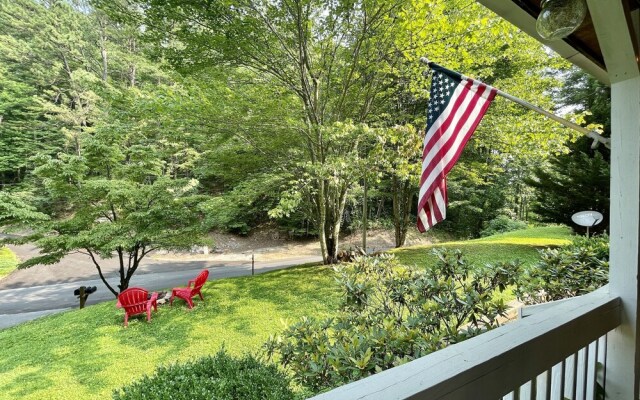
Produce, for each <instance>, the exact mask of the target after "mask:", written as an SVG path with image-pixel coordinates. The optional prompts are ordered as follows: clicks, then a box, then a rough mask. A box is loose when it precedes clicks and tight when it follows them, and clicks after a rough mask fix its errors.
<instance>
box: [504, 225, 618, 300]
mask: <svg viewBox="0 0 640 400" xmlns="http://www.w3.org/2000/svg"><path fill="white" fill-rule="evenodd" d="M540 256H541V260H540V262H538V263H537V264H536V265H534V266H533V267H530V268H528V270H527V271H526V273H525V274H523V275H522V276H521V277H520V278H519V279H518V282H517V288H516V295H517V296H518V298H520V299H521V300H522V301H523V302H524V303H526V304H537V303H545V302H548V301H554V300H560V299H564V298H567V297H574V296H580V295H583V294H587V293H589V292H592V291H594V290H596V289H597V288H599V287H601V286H603V285H606V284H607V282H608V281H609V237H608V236H607V235H600V236H595V237H591V238H585V237H580V236H579V237H576V238H575V239H574V240H573V243H572V244H570V245H568V246H564V247H561V248H558V249H546V250H542V251H540Z"/></svg>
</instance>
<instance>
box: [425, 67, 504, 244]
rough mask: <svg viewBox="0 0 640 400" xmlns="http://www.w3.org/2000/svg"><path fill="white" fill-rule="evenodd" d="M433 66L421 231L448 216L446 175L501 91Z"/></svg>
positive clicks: (426, 140) (426, 136)
mask: <svg viewBox="0 0 640 400" xmlns="http://www.w3.org/2000/svg"><path fill="white" fill-rule="evenodd" d="M429 66H430V67H431V70H432V71H433V76H432V80H431V97H430V99H429V107H428V112H427V132H426V135H425V138H424V149H423V151H422V175H421V177H420V194H419V196H418V199H419V200H418V229H419V230H420V232H426V231H427V230H429V229H430V228H431V227H432V226H433V225H435V224H437V223H438V222H440V221H442V220H443V219H445V217H446V213H447V181H446V176H447V174H448V173H449V171H450V170H451V168H453V165H454V164H455V163H456V161H458V158H460V153H462V149H464V146H465V144H467V141H468V140H469V138H470V137H471V135H472V134H473V132H474V131H475V130H476V127H477V126H478V124H479V123H480V120H482V117H483V116H484V114H485V112H486V111H487V109H488V108H489V105H490V104H491V101H492V100H493V98H494V97H495V96H496V93H497V90H496V89H494V88H492V87H491V86H487V85H485V84H484V83H482V82H479V81H476V80H474V79H470V78H467V77H466V76H463V75H460V74H459V73H457V72H453V71H449V70H448V69H445V68H442V67H441V66H439V65H437V64H433V63H429Z"/></svg>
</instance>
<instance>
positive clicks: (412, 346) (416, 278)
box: [264, 250, 520, 391]
mask: <svg viewBox="0 0 640 400" xmlns="http://www.w3.org/2000/svg"><path fill="white" fill-rule="evenodd" d="M436 256H437V259H438V262H437V263H436V265H434V266H432V267H430V268H428V269H426V270H418V269H415V268H408V267H406V266H403V265H401V264H399V262H398V261H397V259H395V258H394V257H393V256H389V255H382V256H380V257H362V258H357V259H356V260H355V261H354V262H353V263H351V264H348V265H340V266H338V267H335V268H334V271H335V273H336V281H337V283H338V285H339V287H340V289H341V291H342V307H341V312H340V313H339V314H338V315H337V316H336V317H335V318H332V319H328V320H325V321H316V320H313V319H309V318H303V319H302V320H301V321H299V322H297V323H295V324H293V325H291V326H289V327H288V328H287V329H286V330H285V331H284V332H283V333H282V334H281V335H280V336H278V337H277V338H271V339H270V340H269V341H268V342H267V343H266V344H265V346H264V348H265V350H266V351H267V355H268V356H270V357H274V356H275V355H279V356H280V360H281V363H282V364H283V365H284V366H286V367H288V368H290V369H291V371H292V372H293V373H294V377H295V379H296V380H297V381H298V382H300V383H301V384H303V385H305V386H308V387H309V388H311V389H312V390H314V391H320V390H323V389H326V388H331V387H335V386H339V385H341V384H345V383H348V382H351V381H354V380H357V379H360V378H362V377H365V376H368V375H371V374H374V373H376V372H379V371H382V370H385V369H388V368H391V367H394V366H397V365H400V364H403V363H405V362H408V361H410V360H413V359H415V358H418V357H421V356H423V355H426V354H428V353H430V352H432V351H435V350H437V349H439V348H442V347H444V346H447V345H448V344H451V343H456V342H458V341H461V340H464V339H466V338H468V337H471V336H475V335H477V334H480V333H482V332H483V331H485V330H487V329H491V328H493V327H495V326H497V325H498V324H499V322H498V318H499V317H501V316H504V315H505V313H506V306H505V304H504V303H503V302H502V300H500V299H498V300H494V298H493V297H494V293H495V292H496V291H502V290H504V289H505V288H506V286H507V285H510V284H511V283H512V282H513V279H514V276H515V275H517V274H518V272H519V268H520V266H519V264H518V263H509V264H506V263H505V264H500V265H495V266H485V267H483V268H476V267H474V266H472V265H470V264H468V263H467V262H466V261H465V260H464V258H463V257H462V254H461V253H460V252H459V251H455V252H447V251H443V250H439V251H437V254H436Z"/></svg>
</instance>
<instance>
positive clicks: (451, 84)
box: [427, 70, 460, 131]
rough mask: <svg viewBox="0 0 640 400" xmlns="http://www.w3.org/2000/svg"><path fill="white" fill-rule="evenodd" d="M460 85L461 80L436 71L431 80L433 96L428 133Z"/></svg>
mask: <svg viewBox="0 0 640 400" xmlns="http://www.w3.org/2000/svg"><path fill="white" fill-rule="evenodd" d="M459 83H460V80H456V79H454V78H453V77H450V76H449V75H446V74H443V73H442V72H440V71H437V70H434V72H433V76H432V78H431V96H430V98H429V106H428V107H427V131H429V129H430V128H431V125H433V123H434V122H435V121H436V120H437V119H438V117H439V116H440V114H442V112H443V111H444V109H445V108H446V107H447V104H449V101H450V100H451V96H453V91H454V90H455V88H456V86H458V84H459Z"/></svg>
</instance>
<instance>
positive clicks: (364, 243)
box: [362, 174, 369, 253]
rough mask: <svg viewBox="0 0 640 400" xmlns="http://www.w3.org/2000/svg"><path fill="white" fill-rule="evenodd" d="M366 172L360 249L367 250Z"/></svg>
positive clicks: (365, 176)
mask: <svg viewBox="0 0 640 400" xmlns="http://www.w3.org/2000/svg"><path fill="white" fill-rule="evenodd" d="M367 217H368V215H367V174H365V175H364V196H363V199H362V249H363V250H364V251H365V253H366V252H367V225H368V222H369V221H368V218H367Z"/></svg>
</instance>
